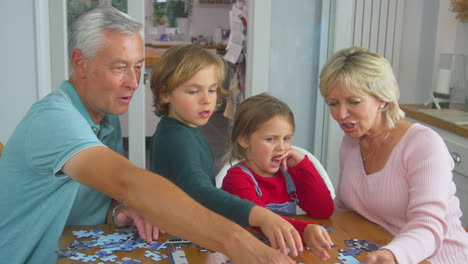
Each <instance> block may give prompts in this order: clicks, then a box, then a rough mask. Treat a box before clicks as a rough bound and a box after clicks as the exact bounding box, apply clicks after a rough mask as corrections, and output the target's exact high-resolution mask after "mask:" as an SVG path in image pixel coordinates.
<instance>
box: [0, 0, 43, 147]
mask: <svg viewBox="0 0 468 264" xmlns="http://www.w3.org/2000/svg"><path fill="white" fill-rule="evenodd" d="M0 10H2V15H1V16H0V33H1V35H2V41H0V50H1V51H2V58H3V59H4V61H3V62H2V63H0V79H1V80H2V84H1V86H0V87H1V88H0V94H1V98H2V102H1V103H0V141H1V142H2V143H6V142H7V141H8V139H9V137H10V135H11V134H12V133H13V130H14V129H15V127H16V126H17V124H18V122H19V121H20V119H21V118H22V117H23V116H24V114H25V113H26V111H27V110H28V109H29V107H30V106H31V104H32V103H34V102H35V101H36V100H37V98H38V97H37V76H36V71H37V68H36V46H35V43H36V41H35V37H36V36H35V22H34V19H35V18H34V4H33V1H32V0H29V1H0Z"/></svg>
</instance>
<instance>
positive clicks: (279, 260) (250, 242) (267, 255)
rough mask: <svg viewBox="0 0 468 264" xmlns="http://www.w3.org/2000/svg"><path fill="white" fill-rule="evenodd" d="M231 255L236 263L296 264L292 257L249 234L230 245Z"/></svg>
mask: <svg viewBox="0 0 468 264" xmlns="http://www.w3.org/2000/svg"><path fill="white" fill-rule="evenodd" d="M229 253H230V254H229V256H230V259H231V261H232V262H233V263H235V264H245V263H250V264H294V263H296V262H295V261H293V260H292V259H291V258H289V257H288V256H286V255H285V254H282V253H281V252H279V251H278V250H275V249H273V248H271V247H269V246H268V245H266V244H264V243H263V242H261V241H260V240H258V239H257V238H255V237H253V236H251V235H249V236H248V238H240V241H239V242H237V243H234V245H232V246H230V247H229Z"/></svg>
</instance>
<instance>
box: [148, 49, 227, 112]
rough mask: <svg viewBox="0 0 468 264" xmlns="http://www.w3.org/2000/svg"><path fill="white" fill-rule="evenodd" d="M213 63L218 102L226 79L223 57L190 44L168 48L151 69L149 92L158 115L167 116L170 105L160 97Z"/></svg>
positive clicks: (223, 95)
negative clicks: (216, 78) (216, 80)
mask: <svg viewBox="0 0 468 264" xmlns="http://www.w3.org/2000/svg"><path fill="white" fill-rule="evenodd" d="M211 65H214V66H215V68H216V73H217V76H218V89H217V92H218V104H219V103H220V102H221V98H220V97H225V96H226V95H227V91H225V90H224V89H222V84H223V81H224V78H225V64H224V61H223V59H222V58H221V57H220V56H218V55H216V54H213V53H211V52H209V51H207V50H206V49H204V48H201V47H199V46H195V45H191V44H182V45H176V46H173V47H171V48H169V49H168V50H167V51H166V52H164V54H163V55H162V56H161V58H160V59H159V60H158V61H157V63H156V65H154V67H153V70H152V71H151V83H150V87H151V91H152V92H153V106H154V108H155V111H154V112H155V114H156V115H157V116H162V115H167V114H168V112H169V105H168V104H167V103H162V101H161V96H163V95H166V94H170V93H171V92H172V91H173V90H174V89H175V88H176V87H178V86H180V85H181V84H183V83H185V82H186V81H188V80H189V79H190V78H192V76H193V75H194V74H196V73H197V72H198V71H199V70H201V69H202V68H204V67H206V66H211Z"/></svg>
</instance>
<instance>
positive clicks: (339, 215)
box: [58, 212, 429, 264]
mask: <svg viewBox="0 0 468 264" xmlns="http://www.w3.org/2000/svg"><path fill="white" fill-rule="evenodd" d="M294 218H296V219H301V220H309V221H310V220H312V221H315V222H317V223H319V224H324V225H326V226H328V227H333V228H334V232H331V233H330V236H331V239H332V240H333V242H334V243H335V244H336V247H335V248H333V249H332V250H330V251H329V254H330V256H331V257H330V259H329V260H328V261H324V262H322V261H320V260H319V259H318V258H317V257H315V255H313V254H312V253H311V252H310V251H304V252H302V253H301V254H300V255H299V256H298V257H295V258H293V259H294V260H295V261H296V262H298V263H299V262H303V263H341V262H340V261H339V260H338V259H337V258H336V257H337V256H338V253H339V252H338V249H340V248H348V247H346V245H345V243H344V240H348V239H353V238H356V239H359V240H368V241H370V242H373V243H377V244H379V245H381V246H383V245H386V244H387V243H388V242H390V241H391V240H392V237H393V236H392V235H391V234H390V233H388V232H387V231H386V230H385V229H383V228H381V227H380V226H378V225H376V224H374V223H371V222H369V221H367V220H366V219H364V218H363V217H361V216H360V215H359V214H357V213H355V212H335V213H334V214H333V216H332V217H331V218H330V219H312V218H310V217H308V216H306V215H299V216H295V217H294ZM98 228H101V229H102V230H103V231H104V232H105V234H111V233H114V230H115V229H117V228H118V227H116V226H114V225H98V226H68V227H66V228H65V230H64V232H63V235H62V237H61V239H60V248H67V247H68V245H69V244H70V243H72V242H73V241H75V239H76V238H75V237H74V236H73V234H72V231H75V230H93V229H98ZM169 237H172V236H170V235H166V234H164V235H161V238H160V239H159V242H162V241H165V239H166V238H169ZM96 249H97V248H92V249H91V250H90V251H80V252H83V253H85V254H87V255H90V254H92V253H94V252H95V251H96ZM145 251H146V249H137V250H134V251H130V252H124V251H119V252H115V253H114V254H115V255H116V256H118V258H117V260H120V259H122V258H123V257H129V258H132V259H137V260H140V261H142V263H160V264H168V263H169V260H168V259H164V260H161V261H159V262H154V261H153V260H151V259H149V258H146V257H144V252H145ZM160 251H161V252H162V253H163V254H166V252H165V251H164V250H160ZM184 251H185V255H186V256H187V260H188V261H189V263H190V264H199V263H205V264H219V263H221V261H222V260H224V255H222V254H219V253H209V252H208V253H204V252H200V251H199V249H198V248H197V247H194V248H188V247H184ZM365 255H366V253H365V252H363V253H361V254H360V255H358V256H357V257H356V258H357V259H360V260H362V258H363V257H364V256H365ZM99 262H102V261H99V259H97V261H94V262H88V263H99ZM58 263H59V264H66V263H82V262H80V261H73V260H70V259H61V260H59V261H58ZM109 263H110V262H109ZM421 263H429V262H427V261H424V262H421Z"/></svg>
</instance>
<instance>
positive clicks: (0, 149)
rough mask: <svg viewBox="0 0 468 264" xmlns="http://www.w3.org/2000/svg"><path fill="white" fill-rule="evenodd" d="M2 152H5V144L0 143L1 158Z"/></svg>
mask: <svg viewBox="0 0 468 264" xmlns="http://www.w3.org/2000/svg"><path fill="white" fill-rule="evenodd" d="M2 152H3V144H2V143H1V142H0V157H1V156H2Z"/></svg>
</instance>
